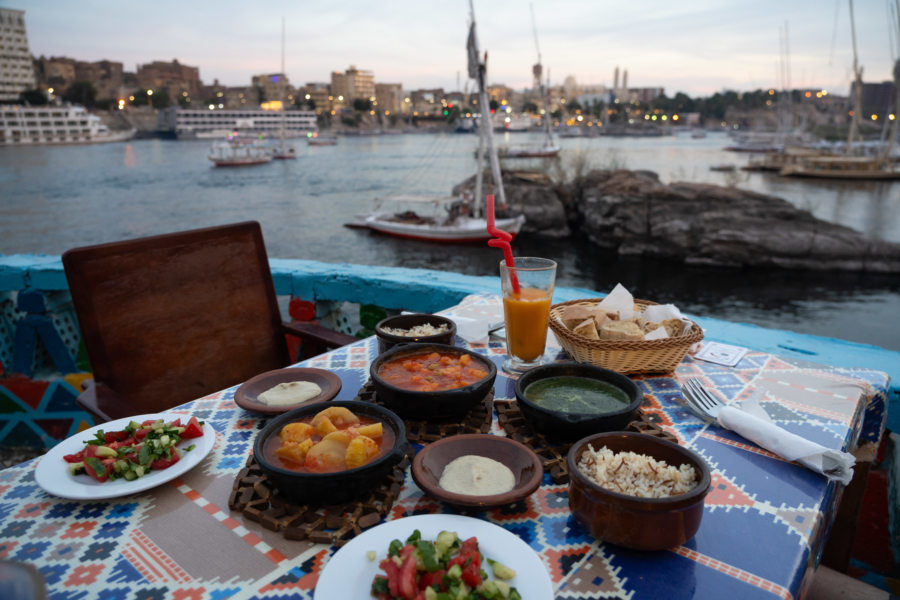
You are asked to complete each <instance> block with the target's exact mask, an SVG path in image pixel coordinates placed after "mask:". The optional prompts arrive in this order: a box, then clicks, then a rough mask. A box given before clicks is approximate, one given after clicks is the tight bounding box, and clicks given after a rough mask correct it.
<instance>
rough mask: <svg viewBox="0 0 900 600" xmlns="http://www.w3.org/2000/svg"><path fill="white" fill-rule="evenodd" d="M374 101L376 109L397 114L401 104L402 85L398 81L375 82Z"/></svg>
mask: <svg viewBox="0 0 900 600" xmlns="http://www.w3.org/2000/svg"><path fill="white" fill-rule="evenodd" d="M375 101H376V102H377V103H378V110H380V111H383V112H386V113H391V114H397V113H399V112H400V107H401V106H402V104H403V86H402V85H401V84H399V83H376V84H375Z"/></svg>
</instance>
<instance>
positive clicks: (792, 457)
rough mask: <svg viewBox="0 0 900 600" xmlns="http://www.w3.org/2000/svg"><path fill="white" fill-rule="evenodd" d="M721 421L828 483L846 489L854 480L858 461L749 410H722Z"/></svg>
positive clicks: (725, 425)
mask: <svg viewBox="0 0 900 600" xmlns="http://www.w3.org/2000/svg"><path fill="white" fill-rule="evenodd" d="M760 410H762V408H761V407H760ZM763 414H765V411H763ZM766 417H768V416H766ZM718 421H719V424H720V425H721V426H722V427H725V428H726V429H730V430H732V431H734V432H735V433H738V434H740V435H741V436H743V437H745V438H747V439H748V440H750V441H752V442H755V443H756V444H757V445H759V446H761V447H763V448H765V449H766V450H768V451H770V452H772V453H774V454H777V455H778V456H780V457H781V458H783V459H785V460H789V461H796V462H798V463H800V464H801V465H803V466H805V467H807V468H809V469H812V470H813V471H816V472H817V473H822V474H823V475H825V476H826V477H828V479H831V480H833V481H840V482H841V483H843V484H844V485H847V484H849V483H850V480H851V479H852V478H853V465H854V464H855V463H856V458H855V457H854V456H853V455H852V454H848V453H847V452H841V451H840V450H831V449H829V448H826V447H825V446H823V445H821V444H817V443H816V442H813V441H810V440H808V439H806V438H803V437H800V436H799V435H796V434H794V433H791V432H790V431H786V430H784V429H782V428H781V427H779V426H778V425H775V424H774V423H772V422H771V421H767V420H766V419H765V418H762V417H760V416H756V415H754V414H752V413H751V412H750V411H748V410H743V409H740V408H735V407H733V406H723V407H722V408H720V409H719V414H718Z"/></svg>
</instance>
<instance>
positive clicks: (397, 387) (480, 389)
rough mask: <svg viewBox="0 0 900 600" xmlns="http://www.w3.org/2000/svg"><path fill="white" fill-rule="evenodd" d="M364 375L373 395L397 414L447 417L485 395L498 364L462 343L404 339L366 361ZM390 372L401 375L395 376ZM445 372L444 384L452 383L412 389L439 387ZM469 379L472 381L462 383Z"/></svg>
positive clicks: (459, 415)
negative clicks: (446, 381) (368, 376)
mask: <svg viewBox="0 0 900 600" xmlns="http://www.w3.org/2000/svg"><path fill="white" fill-rule="evenodd" d="M435 355H436V356H437V357H438V358H437V359H435V358H434V356H435ZM422 357H426V358H422ZM444 357H446V359H445V358H444ZM413 363H416V364H413ZM391 370H394V371H396V373H391ZM369 375H370V377H371V379H372V383H373V385H374V387H375V397H376V399H377V400H378V401H379V402H381V403H382V404H384V405H385V406H387V407H388V408H390V409H391V410H393V411H394V412H396V413H397V414H398V415H400V416H401V417H403V418H405V419H415V420H436V421H452V420H459V419H462V418H463V417H464V416H465V415H466V413H468V412H469V410H470V409H472V407H474V406H475V405H476V404H478V403H479V402H481V401H482V400H483V399H484V398H485V396H487V394H488V392H490V390H491V388H492V387H493V385H494V380H495V379H496V378H497V367H496V366H495V365H494V363H493V362H491V360H490V359H488V358H487V357H486V356H482V355H481V354H478V353H477V352H473V351H471V350H468V349H466V348H458V347H456V346H448V345H446V344H407V345H405V346H394V347H393V348H392V349H390V350H388V351H387V352H385V353H383V354H381V355H379V356H378V358H376V359H375V360H374V361H373V362H372V364H371V366H370V367H369ZM395 375H396V376H397V377H402V378H404V379H405V381H398V380H397V379H396V378H395ZM445 377H446V378H449V379H450V380H451V383H449V384H448V385H450V386H456V387H449V388H448V389H416V388H417V387H422V386H424V387H426V388H428V387H434V386H437V387H443V386H442V384H441V380H443V379H444V378H445ZM422 379H424V380H425V381H424V382H423V381H421V380H422ZM429 379H433V380H434V381H428V380H429ZM468 381H471V383H464V382H468Z"/></svg>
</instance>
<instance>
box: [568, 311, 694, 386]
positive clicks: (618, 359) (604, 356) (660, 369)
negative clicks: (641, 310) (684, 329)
mask: <svg viewBox="0 0 900 600" xmlns="http://www.w3.org/2000/svg"><path fill="white" fill-rule="evenodd" d="M601 300H603V299H602V298H592V299H586V300H570V301H568V302H561V303H560V304H554V305H553V306H552V307H550V329H552V330H553V333H554V334H555V335H556V339H557V340H559V343H560V345H561V346H562V347H563V349H564V350H565V351H566V352H568V353H569V356H571V357H572V359H573V360H575V361H577V362H580V363H590V364H592V365H596V366H598V367H604V368H606V369H612V370H613V371H617V372H619V373H626V374H629V373H671V372H672V371H674V370H675V367H677V366H678V363H680V362H681V360H682V359H683V358H684V356H685V354H687V352H688V350H690V348H691V346H692V345H694V344H696V343H697V342H699V341H700V340H702V339H703V330H702V329H700V326H699V325H697V324H696V323H694V322H691V329H690V332H688V333H687V334H686V335H681V336H677V337H671V338H664V339H661V340H649V341H643V340H642V341H633V340H592V339H588V338H586V337H584V336H582V335H576V334H575V333H572V331H570V330H569V329H567V328H566V326H565V325H563V323H562V318H561V317H562V312H563V310H564V309H565V307H567V306H569V305H571V304H597V303H599V302H600V301H601ZM634 303H635V305H636V306H639V307H646V306H649V305H651V304H656V302H649V301H647V300H638V299H635V300H634Z"/></svg>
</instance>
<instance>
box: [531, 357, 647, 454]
mask: <svg viewBox="0 0 900 600" xmlns="http://www.w3.org/2000/svg"><path fill="white" fill-rule="evenodd" d="M567 376H570V377H584V378H587V379H591V380H596V381H598V382H601V383H603V384H609V385H611V386H613V387H614V388H617V389H618V390H621V392H622V393H623V395H624V396H627V399H628V403H627V404H622V405H621V406H620V407H616V408H613V409H610V410H606V411H604V412H563V411H560V410H551V409H549V408H547V407H545V406H542V405H540V404H538V403H536V402H534V401H532V399H530V398H529V397H528V396H529V394H528V387H529V386H530V385H531V384H533V383H536V382H539V381H543V380H547V379H550V378H553V377H567ZM643 399H644V397H643V394H641V392H640V390H639V389H638V387H637V384H635V383H634V382H633V381H632V380H631V379H629V378H628V377H626V376H624V375H622V374H620V373H616V372H615V371H610V370H609V369H604V368H602V367H595V366H594V365H587V364H580V363H574V362H564V363H552V364H548V365H543V366H540V367H537V368H535V369H532V370H531V371H528V372H527V373H525V374H524V375H522V376H521V377H519V380H518V381H517V382H516V400H517V401H518V404H519V410H521V411H522V414H523V415H524V416H525V418H526V419H527V420H528V423H529V424H530V425H531V426H532V427H533V428H534V429H535V430H536V431H538V432H539V433H543V434H544V435H546V436H547V437H549V438H551V439H553V440H556V441H565V442H571V441H574V440H577V439H580V438H583V437H585V436H586V435H590V434H593V433H600V432H604V431H618V430H622V429H625V428H626V427H627V426H628V424H629V423H630V422H631V421H633V420H634V418H635V416H636V415H637V411H638V409H639V408H640V406H641V402H642V401H643Z"/></svg>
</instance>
